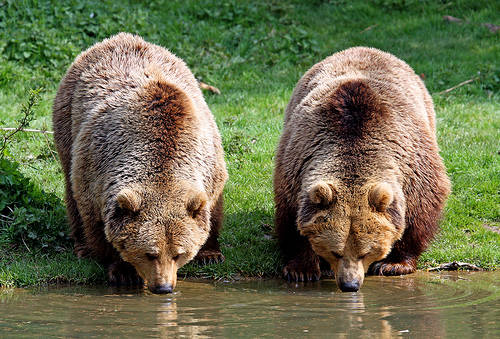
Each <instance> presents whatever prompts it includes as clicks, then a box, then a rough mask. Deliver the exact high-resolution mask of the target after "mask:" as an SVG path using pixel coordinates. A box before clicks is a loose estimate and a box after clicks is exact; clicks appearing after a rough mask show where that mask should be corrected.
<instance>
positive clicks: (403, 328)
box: [0, 272, 500, 338]
mask: <svg viewBox="0 0 500 339" xmlns="http://www.w3.org/2000/svg"><path fill="white" fill-rule="evenodd" d="M48 336H50V337H74V338H78V337H122V338H123V337H138V338H144V337H168V338H172V337H174V338H175V337H189V338H204V337H228V338H235V337H246V338H255V337H262V336H263V337H275V338H276V337H278V338H280V337H284V338H290V337H296V336H299V337H314V338H318V337H341V338H343V337H350V338H351V337H352V338H358V337H411V338H429V337H455V338H465V337H477V338H480V337H488V338H490V337H499V336H500V272H488V273H483V272H478V273H465V272H462V273H457V272H454V273H417V274H413V275H409V276H402V277H367V279H366V280H365V283H364V285H363V287H362V288H361V290H360V291H359V292H358V293H342V292H340V291H339V290H338V289H337V287H336V285H335V281H332V280H322V281H320V282H317V283H310V284H305V285H304V284H288V283H286V282H284V281H281V280H267V281H266V280H264V281H245V282H207V281H179V283H178V286H177V288H176V292H175V293H174V294H171V295H153V294H150V293H149V292H145V291H143V290H117V289H111V288H106V287H81V286H76V287H75V286H73V287H60V288H55V287H51V288H45V289H13V290H3V291H0V337H2V338H4V337H48Z"/></svg>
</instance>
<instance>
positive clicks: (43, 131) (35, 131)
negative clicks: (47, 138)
mask: <svg viewBox="0 0 500 339" xmlns="http://www.w3.org/2000/svg"><path fill="white" fill-rule="evenodd" d="M0 130H2V131H15V130H19V131H22V132H32V133H43V134H54V132H52V131H45V130H43V129H32V128H20V129H17V128H15V127H0Z"/></svg>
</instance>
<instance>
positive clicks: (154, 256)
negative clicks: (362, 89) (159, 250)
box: [146, 253, 158, 261]
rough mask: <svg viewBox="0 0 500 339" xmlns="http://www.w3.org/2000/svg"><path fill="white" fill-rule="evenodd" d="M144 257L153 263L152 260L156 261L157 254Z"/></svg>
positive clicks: (148, 254)
mask: <svg viewBox="0 0 500 339" xmlns="http://www.w3.org/2000/svg"><path fill="white" fill-rule="evenodd" d="M146 257H147V258H148V260H151V261H153V260H156V259H158V254H156V253H146Z"/></svg>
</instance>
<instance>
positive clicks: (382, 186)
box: [368, 182, 394, 212]
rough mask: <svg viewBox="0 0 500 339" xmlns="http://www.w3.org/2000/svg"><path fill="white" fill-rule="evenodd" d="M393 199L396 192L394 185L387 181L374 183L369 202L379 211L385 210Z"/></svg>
mask: <svg viewBox="0 0 500 339" xmlns="http://www.w3.org/2000/svg"><path fill="white" fill-rule="evenodd" d="M393 200H394V193H393V191H392V187H391V185H389V184H388V183H386V182H381V183H378V184H376V185H373V187H372V188H371V189H370V192H369V193H368V202H369V203H370V205H371V206H372V207H374V208H375V209H376V210H377V211H378V212H385V211H386V210H387V207H389V205H390V204H391V203H392V201H393Z"/></svg>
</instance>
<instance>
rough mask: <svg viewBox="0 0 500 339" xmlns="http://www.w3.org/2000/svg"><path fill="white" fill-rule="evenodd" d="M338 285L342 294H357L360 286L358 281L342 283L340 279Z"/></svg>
mask: <svg viewBox="0 0 500 339" xmlns="http://www.w3.org/2000/svg"><path fill="white" fill-rule="evenodd" d="M338 285H339V288H340V290H341V291H342V292H357V291H358V290H359V287H360V285H361V284H360V283H359V280H351V281H344V280H342V279H340V281H339V283H338Z"/></svg>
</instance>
